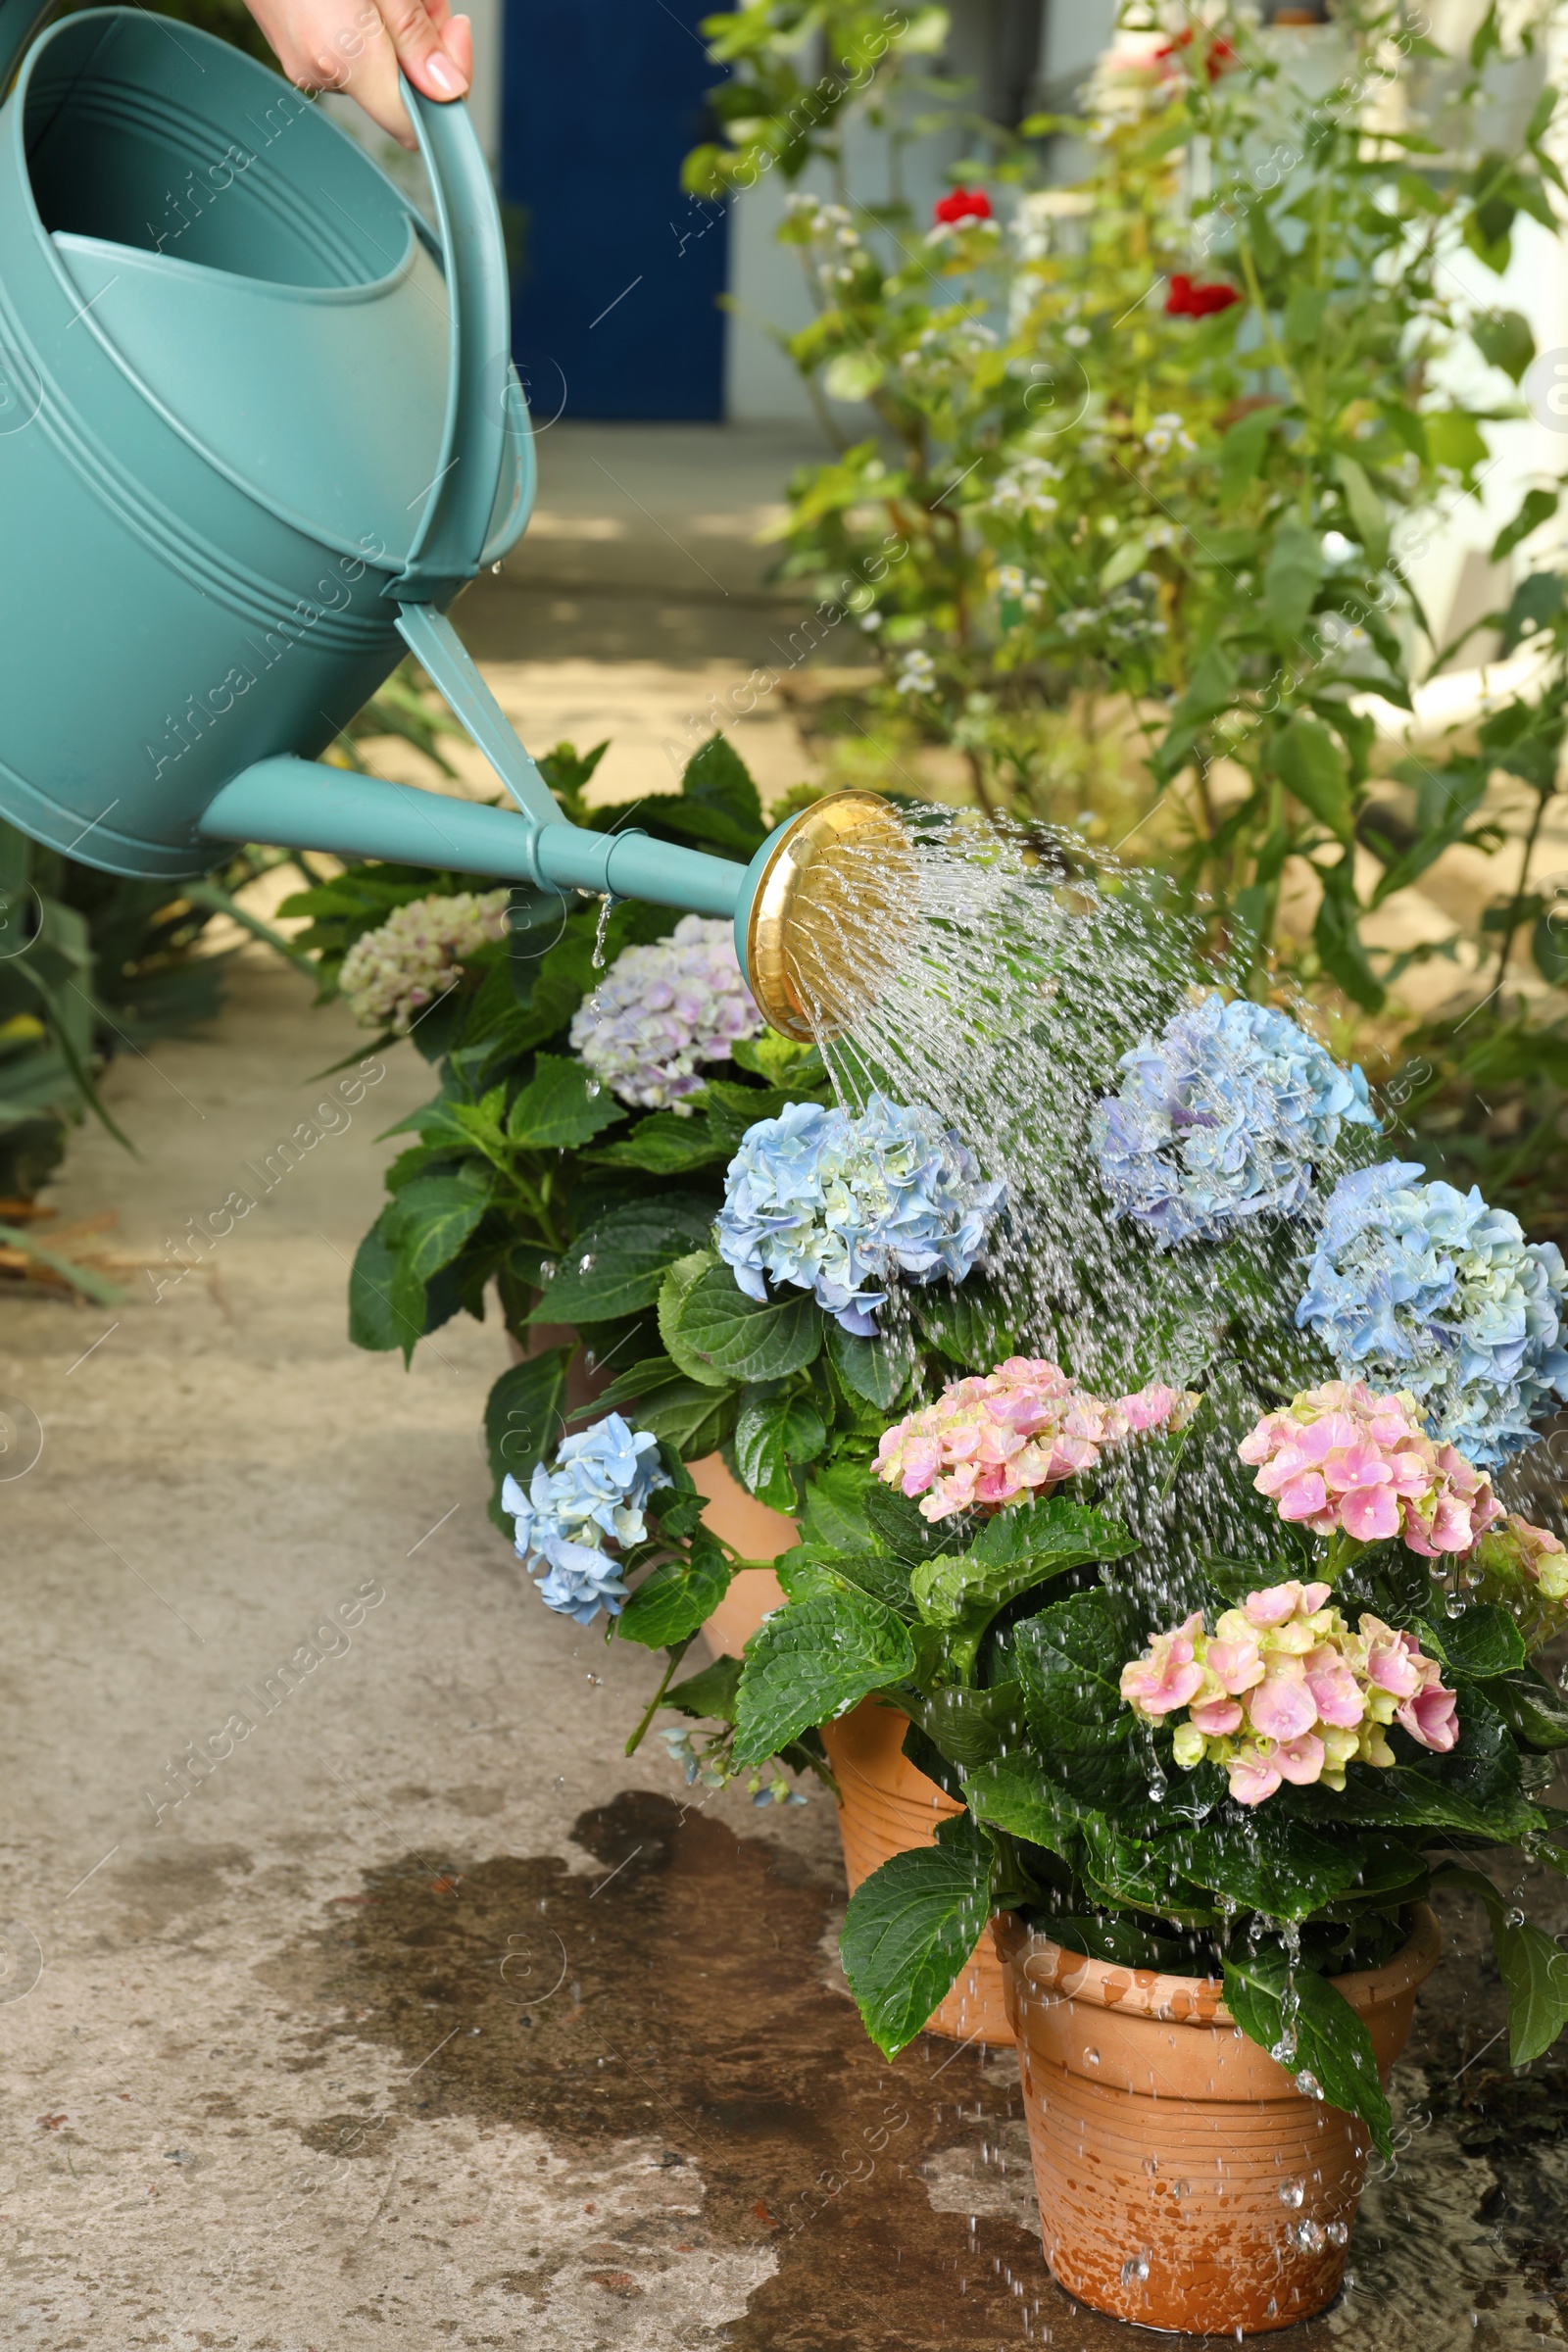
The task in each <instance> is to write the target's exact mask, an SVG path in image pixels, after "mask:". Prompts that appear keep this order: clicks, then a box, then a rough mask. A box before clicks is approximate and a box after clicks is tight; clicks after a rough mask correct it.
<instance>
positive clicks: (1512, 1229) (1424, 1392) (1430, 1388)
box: [1296, 1159, 1568, 1470]
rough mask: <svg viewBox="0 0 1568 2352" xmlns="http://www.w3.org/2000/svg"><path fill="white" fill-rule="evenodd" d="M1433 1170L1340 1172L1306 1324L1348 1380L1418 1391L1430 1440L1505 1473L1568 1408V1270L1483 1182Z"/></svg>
mask: <svg viewBox="0 0 1568 2352" xmlns="http://www.w3.org/2000/svg"><path fill="white" fill-rule="evenodd" d="M1425 1172H1426V1171H1425V1170H1424V1169H1423V1168H1422V1166H1421V1165H1420V1162H1419V1161H1416V1160H1400V1159H1394V1160H1385V1161H1382V1162H1380V1164H1379V1165H1377V1166H1376V1167H1370V1168H1358V1169H1356V1170H1355V1171H1354V1172H1353V1173H1352V1174H1350V1175H1348V1176H1344V1177H1342V1178H1341V1180H1340V1182H1339V1183H1338V1185H1336V1187H1335V1189H1334V1192H1333V1193H1332V1195H1331V1196H1330V1199H1329V1202H1328V1206H1327V1208H1326V1209H1325V1211H1324V1216H1323V1235H1322V1239H1321V1241H1320V1242H1319V1244H1318V1247H1317V1251H1316V1254H1315V1255H1314V1257H1313V1259H1312V1263H1311V1267H1310V1269H1309V1271H1308V1274H1307V1287H1306V1292H1305V1295H1304V1296H1303V1298H1302V1299H1301V1302H1300V1304H1299V1307H1298V1308H1297V1310H1296V1320H1297V1322H1298V1323H1299V1324H1301V1325H1310V1327H1311V1329H1312V1330H1313V1331H1314V1332H1315V1333H1316V1335H1317V1337H1318V1338H1319V1339H1320V1340H1321V1341H1322V1342H1323V1344H1324V1346H1325V1347H1326V1348H1328V1349H1329V1350H1330V1352H1331V1353H1332V1354H1333V1356H1334V1357H1335V1359H1336V1361H1337V1362H1338V1364H1339V1368H1340V1373H1341V1376H1342V1378H1344V1379H1362V1380H1366V1381H1368V1382H1369V1383H1370V1384H1371V1385H1372V1386H1374V1387H1379V1388H1387V1389H1409V1390H1411V1391H1412V1392H1413V1393H1414V1394H1415V1396H1416V1397H1419V1398H1420V1400H1421V1404H1422V1408H1423V1410H1424V1412H1425V1414H1426V1423H1427V1434H1428V1435H1429V1436H1430V1437H1433V1438H1437V1439H1443V1440H1446V1442H1447V1443H1448V1444H1449V1445H1451V1446H1456V1447H1457V1448H1458V1450H1459V1452H1460V1453H1462V1454H1463V1455H1464V1456H1465V1458H1466V1460H1467V1461H1471V1462H1474V1463H1475V1464H1476V1465H1477V1466H1478V1468H1481V1469H1484V1470H1485V1469H1494V1468H1495V1467H1496V1465H1497V1464H1498V1463H1499V1462H1505V1461H1506V1460H1507V1459H1508V1458H1509V1456H1510V1455H1512V1454H1515V1453H1521V1452H1523V1450H1524V1448H1525V1447H1526V1446H1530V1445H1533V1444H1534V1443H1535V1438H1536V1430H1535V1426H1534V1425H1535V1423H1536V1422H1538V1421H1540V1420H1543V1419H1544V1418H1545V1417H1546V1416H1547V1415H1548V1414H1549V1413H1550V1412H1551V1411H1552V1410H1553V1409H1554V1408H1555V1406H1556V1405H1557V1404H1558V1403H1559V1402H1568V1347H1565V1345H1564V1342H1565V1341H1568V1268H1565V1267H1564V1265H1563V1260H1562V1253H1561V1251H1560V1250H1558V1248H1557V1246H1556V1244H1555V1243H1554V1242H1527V1241H1526V1240H1525V1237H1524V1232H1523V1229H1522V1228H1521V1226H1520V1223H1519V1220H1518V1218H1517V1217H1514V1216H1510V1215H1509V1213H1508V1211H1507V1210H1506V1209H1503V1208H1489V1207H1488V1205H1487V1203H1486V1201H1483V1199H1482V1198H1481V1195H1480V1193H1479V1192H1478V1191H1477V1190H1476V1188H1475V1187H1474V1186H1472V1187H1471V1189H1470V1191H1469V1192H1468V1193H1460V1192H1456V1191H1455V1190H1454V1188H1453V1186H1452V1185H1451V1184H1442V1183H1437V1182H1434V1183H1431V1184H1422V1183H1419V1182H1418V1181H1417V1179H1418V1178H1420V1177H1421V1176H1423V1175H1424V1174H1425Z"/></svg>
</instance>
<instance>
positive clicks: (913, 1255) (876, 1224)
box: [716, 1095, 1006, 1339]
mask: <svg viewBox="0 0 1568 2352" xmlns="http://www.w3.org/2000/svg"><path fill="white" fill-rule="evenodd" d="M1005 1194H1006V1188H1005V1185H1003V1184H1000V1183H985V1182H983V1181H982V1180H981V1176H980V1171H979V1168H978V1167H977V1166H976V1164H975V1160H974V1158H973V1155H972V1154H971V1152H969V1151H968V1149H967V1148H966V1146H965V1145H964V1143H963V1142H962V1140H961V1138H960V1137H959V1136H958V1135H957V1134H956V1132H955V1131H954V1130H953V1129H952V1128H944V1127H943V1125H942V1122H941V1120H940V1119H939V1118H938V1117H937V1115H936V1113H935V1112H934V1111H932V1110H928V1109H927V1108H926V1107H925V1105H924V1104H923V1103H912V1104H911V1103H889V1102H887V1101H885V1100H884V1099H883V1097H881V1096H880V1095H877V1096H873V1097H872V1099H871V1102H870V1103H868V1105H867V1106H866V1108H865V1109H864V1110H863V1111H862V1112H861V1113H860V1114H859V1116H858V1117H856V1116H853V1115H852V1114H851V1113H850V1112H849V1111H846V1110H840V1109H838V1108H834V1109H831V1110H824V1109H822V1108H821V1107H820V1105H819V1104H817V1103H787V1104H786V1105H785V1107H784V1110H783V1111H782V1112H781V1114H780V1115H779V1117H778V1118H776V1119H760V1120H759V1121H758V1123H757V1125H756V1126H755V1127H749V1128H748V1129H747V1131H746V1135H745V1138H744V1140H743V1142H742V1144H741V1148H740V1150H739V1151H738V1152H736V1154H735V1157H734V1158H733V1159H732V1160H731V1161H730V1163H729V1168H728V1171H727V1172H726V1175H725V1178H724V1206H723V1208H722V1210H721V1211H720V1212H719V1217H718V1223H717V1227H716V1233H717V1240H718V1249H719V1254H720V1256H721V1257H722V1258H723V1259H724V1261H725V1263H726V1264H727V1265H729V1266H730V1267H732V1268H733V1269H734V1274H735V1279H736V1281H737V1282H738V1283H739V1284H740V1287H741V1289H742V1290H743V1291H745V1292H746V1294H747V1296H748V1297H749V1298H752V1299H765V1298H766V1297H767V1283H766V1279H765V1277H766V1276H768V1275H771V1276H772V1278H773V1280H774V1282H775V1283H788V1284H790V1285H792V1286H793V1287H794V1288H795V1289H797V1290H802V1291H810V1292H811V1293H812V1295H813V1297H814V1298H815V1299H816V1301H817V1303H818V1305H819V1306H822V1307H824V1308H825V1309H826V1310H827V1312H828V1313H829V1314H830V1315H832V1316H834V1317H835V1319H836V1320H837V1321H838V1322H839V1323H841V1324H842V1325H843V1327H844V1329H845V1330H846V1331H848V1332H852V1333H854V1334H855V1336H856V1337H857V1338H859V1339H875V1338H876V1336H877V1320H876V1310H877V1308H878V1307H879V1306H880V1305H881V1304H882V1300H883V1297H884V1290H883V1286H884V1285H885V1284H886V1282H887V1280H888V1277H889V1275H890V1274H892V1273H893V1272H894V1271H895V1270H896V1271H898V1272H899V1273H902V1274H905V1275H907V1276H908V1278H909V1280H910V1281H911V1282H920V1283H925V1282H933V1281H935V1279H936V1277H937V1276H938V1275H939V1274H947V1275H949V1276H950V1277H951V1278H952V1280H953V1281H955V1282H962V1280H963V1278H964V1276H965V1275H966V1274H967V1273H968V1272H969V1270H970V1268H971V1267H972V1266H973V1264H974V1262H975V1259H976V1258H977V1257H978V1255H979V1253H980V1250H981V1249H982V1247H983V1246H984V1243H985V1238H986V1235H987V1233H988V1232H989V1230H990V1228H991V1225H992V1223H993V1221H994V1220H995V1218H996V1216H997V1214H998V1212H999V1210H1000V1209H1001V1207H1002V1204H1003V1201H1004V1200H1005Z"/></svg>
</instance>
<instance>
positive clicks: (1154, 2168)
mask: <svg viewBox="0 0 1568 2352" xmlns="http://www.w3.org/2000/svg"><path fill="white" fill-rule="evenodd" d="M1144 2170H1145V2172H1146V2173H1147V2174H1148V2175H1149V2178H1150V2179H1151V2180H1152V2179H1153V2178H1154V2175H1155V2174H1156V2173H1157V2172H1158V2170H1159V2158H1158V2157H1157V2156H1146V2157H1145V2158H1144Z"/></svg>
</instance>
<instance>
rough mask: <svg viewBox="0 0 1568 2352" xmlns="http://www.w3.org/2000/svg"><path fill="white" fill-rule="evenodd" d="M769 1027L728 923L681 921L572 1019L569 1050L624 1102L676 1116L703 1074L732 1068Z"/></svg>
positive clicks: (622, 967) (621, 965)
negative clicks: (712, 1065) (732, 1056)
mask: <svg viewBox="0 0 1568 2352" xmlns="http://www.w3.org/2000/svg"><path fill="white" fill-rule="evenodd" d="M764 1026H765V1023H764V1022H763V1019H762V1016H761V1014H760V1012H759V1011H758V1009H757V1006H756V1004H755V1003H754V1002H753V998H752V992H751V990H750V989H749V988H748V987H747V985H746V983H745V981H744V980H743V979H742V977H741V967H740V964H739V963H738V962H737V960H736V956H735V939H734V933H733V931H732V930H731V928H730V925H729V924H728V923H726V922H724V921H723V920H722V919H712V920H710V919H709V918H708V917H706V916H704V915H700V914H685V915H682V917H681V919H680V921H679V922H678V923H677V924H676V925H675V929H674V932H673V933H672V935H671V936H670V937H669V938H668V939H662V940H658V941H656V942H655V944H654V945H653V946H652V947H645V948H626V949H623V950H622V952H621V954H620V955H618V956H616V957H615V960H614V962H613V964H612V965H611V967H610V969H609V971H608V972H607V973H606V975H605V977H604V979H603V981H601V983H600V985H599V987H598V988H597V989H596V990H595V991H594V993H593V995H592V996H591V997H590V998H589V999H588V1002H587V1003H586V1004H585V1005H581V1006H579V1008H578V1010H577V1011H576V1013H575V1014H574V1015H573V1016H572V1023H571V1042H572V1045H573V1047H574V1048H575V1050H576V1051H577V1052H578V1053H579V1054H581V1055H582V1058H583V1060H584V1061H585V1062H586V1063H587V1064H588V1067H589V1068H590V1069H591V1070H592V1071H593V1072H594V1075H595V1076H596V1077H597V1078H600V1079H602V1080H603V1081H604V1083H605V1084H606V1085H607V1086H608V1087H609V1088H610V1090H611V1092H612V1093H613V1094H614V1095H616V1096H618V1098H619V1099H620V1101H621V1102H622V1103H634V1104H636V1105H638V1106H639V1107H641V1108H643V1109H662V1108H665V1107H672V1108H673V1109H675V1110H676V1111H678V1112H680V1113H681V1114H682V1115H683V1116H685V1117H688V1118H689V1117H690V1116H691V1110H690V1106H689V1104H687V1103H685V1102H684V1101H683V1097H685V1096H687V1095H692V1094H695V1093H696V1091H697V1089H698V1088H699V1087H700V1086H701V1085H702V1083H703V1081H702V1079H701V1078H700V1077H699V1076H698V1075H697V1065H698V1063H699V1062H703V1061H724V1060H726V1059H727V1058H728V1056H729V1051H730V1048H731V1046H733V1045H735V1044H737V1043H738V1041H739V1040H740V1039H742V1038H747V1037H759V1036H760V1034H761V1032H762V1029H763V1028H764Z"/></svg>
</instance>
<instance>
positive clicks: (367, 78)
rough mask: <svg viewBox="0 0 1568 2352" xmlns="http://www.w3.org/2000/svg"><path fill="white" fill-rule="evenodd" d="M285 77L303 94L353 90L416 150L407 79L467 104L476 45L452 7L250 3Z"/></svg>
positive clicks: (417, 1)
mask: <svg viewBox="0 0 1568 2352" xmlns="http://www.w3.org/2000/svg"><path fill="white" fill-rule="evenodd" d="M246 5H247V6H248V7H249V9H250V12H251V15H252V16H253V17H254V18H255V19H256V22H257V24H258V25H260V26H261V28H262V30H263V32H264V33H265V34H266V35H267V38H268V41H269V43H270V46H271V48H272V49H273V51H274V52H275V54H276V57H277V62H278V64H279V65H280V66H281V67H282V69H283V71H284V73H286V74H287V75H288V77H289V79H290V81H291V82H293V84H294V85H295V87H296V89H301V90H347V92H348V94H349V96H350V97H351V98H355V99H357V100H358V101H359V103H360V105H361V106H363V107H364V109H365V111H366V113H367V114H368V116H369V118H370V120H371V122H372V123H379V124H380V126H381V128H382V129H383V130H385V131H389V132H390V133H391V135H392V137H393V138H395V139H396V140H397V141H398V143H399V144H400V145H401V146H404V147H412V146H413V145H414V143H415V140H414V125H413V123H411V122H410V121H409V113H408V109H407V107H406V106H405V105H404V103H403V99H402V95H401V93H400V92H399V89H398V73H399V71H400V69H401V71H402V72H403V73H406V74H407V75H408V77H409V80H410V81H411V82H412V83H413V84H414V87H415V88H416V89H417V90H421V91H422V92H423V93H424V95H425V97H427V98H440V99H450V98H463V97H466V95H467V90H468V84H469V82H470V81H471V80H472V78H473V38H472V34H471V32H470V31H469V27H468V20H467V18H466V17H455V16H453V14H452V13H451V9H450V6H449V0H246Z"/></svg>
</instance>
